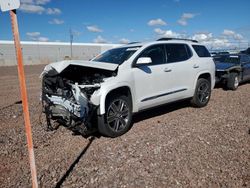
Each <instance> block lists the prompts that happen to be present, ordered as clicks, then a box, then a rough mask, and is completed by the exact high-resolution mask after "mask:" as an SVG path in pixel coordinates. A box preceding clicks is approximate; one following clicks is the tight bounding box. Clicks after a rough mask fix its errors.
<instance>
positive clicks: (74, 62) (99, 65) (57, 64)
mask: <svg viewBox="0 0 250 188" xmlns="http://www.w3.org/2000/svg"><path fill="white" fill-rule="evenodd" d="M69 65H77V66H82V67H91V68H97V69H104V70H110V71H114V70H116V69H117V67H118V65H116V64H112V63H104V62H96V61H81V60H69V61H68V60H67V61H60V62H55V63H51V64H49V65H47V66H46V67H45V68H44V71H43V73H42V75H43V74H44V73H45V72H48V71H49V70H51V69H54V70H56V72H57V73H58V74H59V73H61V72H62V71H63V70H64V69H66V68H67V67H68V66H69Z"/></svg>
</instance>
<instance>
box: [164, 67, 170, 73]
mask: <svg viewBox="0 0 250 188" xmlns="http://www.w3.org/2000/svg"><path fill="white" fill-rule="evenodd" d="M171 71H172V69H169V68H165V69H164V72H171Z"/></svg>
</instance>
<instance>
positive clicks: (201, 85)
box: [191, 78, 211, 108]
mask: <svg viewBox="0 0 250 188" xmlns="http://www.w3.org/2000/svg"><path fill="white" fill-rule="evenodd" d="M210 96H211V83H210V82H209V81H208V80H207V79H205V78H200V79H198V81H197V85H196V89H195V93H194V96H193V98H192V99H191V104H192V105H193V106H195V107H198V108H201V107H204V106H206V105H207V103H208V101H209V99H210Z"/></svg>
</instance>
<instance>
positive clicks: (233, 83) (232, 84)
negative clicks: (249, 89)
mask: <svg viewBox="0 0 250 188" xmlns="http://www.w3.org/2000/svg"><path fill="white" fill-rule="evenodd" d="M226 86H227V89H230V90H233V91H235V90H236V89H237V88H238V87H239V74H238V73H235V72H233V73H230V74H229V77H228V79H227V85H226Z"/></svg>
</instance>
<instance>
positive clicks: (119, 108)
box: [98, 96, 132, 138]
mask: <svg viewBox="0 0 250 188" xmlns="http://www.w3.org/2000/svg"><path fill="white" fill-rule="evenodd" d="M131 120H132V104H131V100H129V98H128V97H126V96H113V97H110V98H109V99H107V102H106V113H105V114H104V115H102V116H100V117H99V121H98V129H99V132H100V133H101V134H103V135H105V136H108V137H113V138H114V137H118V136H121V135H122V134H124V133H126V132H127V131H128V130H129V128H130V126H131Z"/></svg>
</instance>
